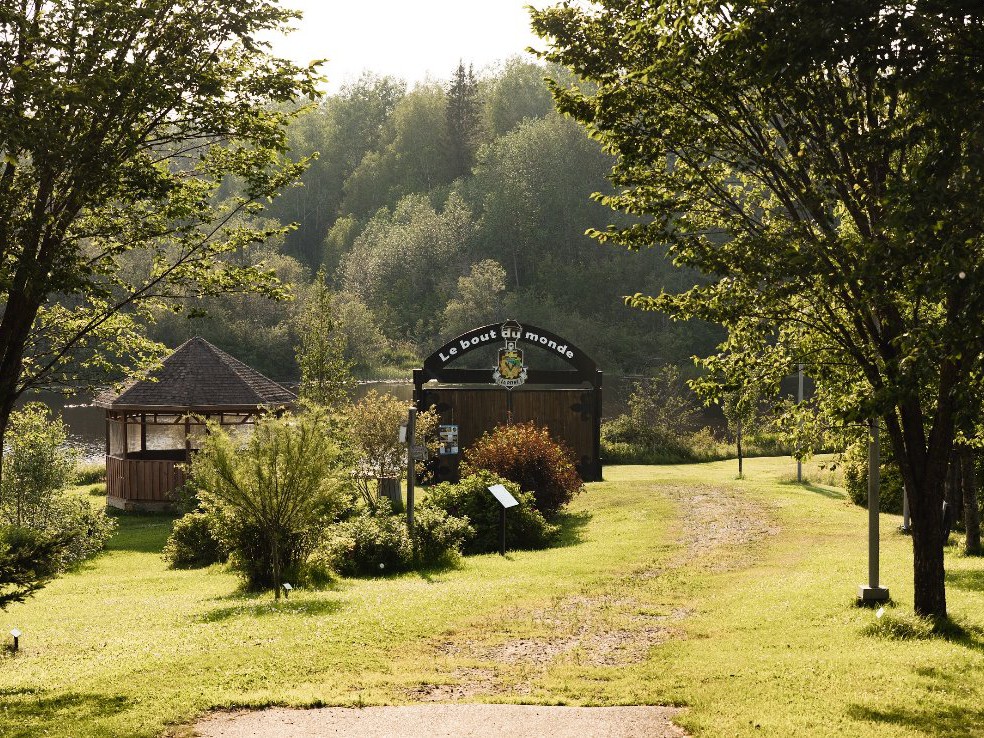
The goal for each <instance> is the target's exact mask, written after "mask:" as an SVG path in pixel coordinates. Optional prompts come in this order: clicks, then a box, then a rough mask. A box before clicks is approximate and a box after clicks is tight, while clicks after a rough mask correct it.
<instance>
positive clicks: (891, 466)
mask: <svg viewBox="0 0 984 738" xmlns="http://www.w3.org/2000/svg"><path fill="white" fill-rule="evenodd" d="M886 450H887V449H886V447H885V446H884V445H883V446H882V458H881V459H880V460H881V462H882V463H881V467H880V482H879V485H878V509H879V510H881V512H886V513H893V514H895V515H901V514H902V500H903V496H904V491H903V484H902V472H900V471H899V468H898V465H897V464H896V463H895V460H894V459H893V458H892V457H891V455H890V454H888V455H886ZM844 487H845V489H846V490H847V494H848V497H850V498H851V502H853V503H854V504H855V505H860V506H861V507H865V508H866V507H868V444H867V443H866V442H864V441H860V442H857V443H854V444H852V445H851V446H849V447H848V449H847V452H846V453H845V454H844Z"/></svg>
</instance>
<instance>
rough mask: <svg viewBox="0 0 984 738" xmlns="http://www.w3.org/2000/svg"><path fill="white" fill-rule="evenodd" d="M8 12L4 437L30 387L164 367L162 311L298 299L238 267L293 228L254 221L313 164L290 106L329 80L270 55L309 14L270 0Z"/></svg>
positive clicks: (102, 4)
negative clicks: (150, 333) (225, 299)
mask: <svg viewBox="0 0 984 738" xmlns="http://www.w3.org/2000/svg"><path fill="white" fill-rule="evenodd" d="M3 15H4V18H3V22H4V28H5V32H4V34H3V35H2V37H0V131H3V156H2V159H0V242H2V243H3V244H4V246H3V248H4V262H3V269H2V270H0V303H2V304H4V305H5V306H6V310H5V313H4V328H3V331H2V332H0V366H2V367H3V368H2V371H0V395H2V396H3V397H4V402H3V403H2V408H3V411H2V413H0V432H2V431H4V430H5V429H6V421H7V414H8V412H9V408H10V406H11V403H12V402H13V400H14V399H15V398H16V397H17V396H18V394H20V393H21V392H23V391H24V389H25V388H27V387H37V386H43V385H45V384H51V383H54V384H59V385H61V384H66V383H78V382H86V383H93V382H95V381H97V380H99V379H100V378H105V377H106V375H107V374H117V373H118V372H119V370H120V368H121V366H124V367H126V366H130V367H134V366H135V367H146V366H147V365H148V364H149V363H151V362H152V361H153V360H155V359H156V358H158V357H159V348H160V347H157V346H155V345H154V344H153V343H152V342H149V341H147V340H146V338H145V337H144V335H143V330H142V328H141V326H140V323H141V322H143V321H144V320H146V319H150V318H151V317H152V313H153V310H154V308H155V307H160V306H161V305H162V304H164V303H168V302H169V304H171V305H174V306H178V305H182V304H187V302H189V301H190V300H191V299H193V298H197V297H201V296H203V295H208V294H216V293H227V292H241V291H260V292H264V293H266V294H268V295H272V296H281V295H282V294H283V293H282V291H281V290H280V289H279V287H278V286H277V284H276V282H275V280H274V279H273V278H272V275H271V274H269V273H268V272H267V271H266V270H265V269H263V268H262V267H257V266H255V265H252V264H240V263H236V261H235V260H234V259H231V258H225V257H226V256H227V255H229V254H234V253H235V252H237V251H238V250H240V249H242V248H244V247H246V246H247V245H249V244H250V243H253V242H256V241H262V240H263V239H265V238H267V237H269V236H271V235H273V234H274V232H276V231H280V230H282V228H281V227H280V225H279V224H276V226H275V228H274V229H272V230H271V229H268V228H266V227H264V226H263V225H262V224H260V225H254V224H253V223H251V222H250V216H252V215H253V214H255V212H256V210H257V207H258V206H257V203H258V202H259V201H261V200H266V199H268V198H270V197H272V196H273V195H274V194H275V193H276V192H277V191H278V190H279V189H280V188H281V187H282V186H284V185H285V184H286V183H287V182H289V181H291V180H292V179H293V178H294V177H295V176H296V175H297V174H298V173H299V172H300V171H301V169H303V164H292V163H290V162H289V161H287V160H286V158H285V157H284V155H283V150H284V147H285V144H286V138H285V133H284V129H285V126H286V123H287V122H288V120H289V119H290V118H291V117H292V115H291V114H289V113H286V112H283V111H281V110H279V109H278V106H279V105H280V104H282V103H287V102H292V101H294V100H295V99H297V98H300V97H303V96H308V95H313V94H314V93H315V86H316V79H317V71H316V68H300V67H297V66H296V65H293V64H291V63H290V62H288V61H286V60H277V59H273V58H272V57H271V56H270V55H269V54H267V53H266V48H267V46H266V44H264V43H263V42H262V41H260V40H259V39H260V37H262V36H264V35H265V34H268V33H276V32H278V31H281V30H283V29H284V28H285V26H286V25H287V23H288V22H289V20H290V19H291V18H292V17H293V14H292V13H291V12H290V11H287V10H284V9H282V8H280V7H279V6H278V4H276V3H270V2H267V1H266V0H218V1H217V2H211V3H204V4H193V5H188V4H184V3H176V2H164V3H155V4H154V5H153V7H152V8H148V6H146V5H145V4H143V3H132V2H124V1H123V0H98V1H96V0H81V1H80V2H75V3H70V4H69V3H43V4H41V3H27V4H24V3H21V4H15V5H10V4H7V5H5V6H4V10H3ZM233 179H234V180H235V181H236V183H237V184H236V185H235V189H236V191H237V192H236V194H235V195H233V196H228V191H226V192H221V191H220V190H221V189H222V187H223V185H225V184H230V183H231V181H232V180H233ZM230 189H232V186H231V184H230ZM173 297H177V298H181V299H180V300H179V301H170V298H173ZM178 309H180V308H178ZM14 316H16V317H14Z"/></svg>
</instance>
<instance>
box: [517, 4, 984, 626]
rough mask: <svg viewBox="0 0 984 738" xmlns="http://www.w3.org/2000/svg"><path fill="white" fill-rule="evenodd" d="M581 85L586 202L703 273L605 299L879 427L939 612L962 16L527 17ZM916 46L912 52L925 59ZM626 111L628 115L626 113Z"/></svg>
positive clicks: (969, 100) (973, 201)
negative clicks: (705, 332) (711, 334)
mask: <svg viewBox="0 0 984 738" xmlns="http://www.w3.org/2000/svg"><path fill="white" fill-rule="evenodd" d="M533 18H534V28H535V30H536V31H537V32H538V33H540V34H541V35H543V36H545V37H551V47H552V48H551V50H550V51H549V52H548V53H547V54H546V58H547V59H549V60H550V61H553V62H556V63H560V64H564V65H565V66H567V67H568V68H570V69H571V70H573V71H574V72H575V73H577V74H578V75H579V76H581V77H582V78H583V79H585V80H586V81H588V82H590V83H594V84H596V85H597V87H596V88H594V89H581V88H576V87H566V88H564V89H560V88H559V87H556V88H555V95H556V99H557V103H558V107H559V108H560V110H561V111H562V112H565V113H568V114H570V115H571V116H573V117H574V118H575V119H577V120H578V121H580V122H581V123H582V124H584V125H585V126H586V127H587V128H588V130H589V131H590V132H591V134H592V135H593V136H594V137H595V138H596V139H598V140H599V141H600V142H601V143H602V144H603V145H604V146H605V147H606V149H607V150H609V151H611V152H613V153H614V154H616V155H617V157H618V161H617V163H616V166H615V169H614V170H613V174H612V181H613V184H614V185H615V187H616V193H615V194H613V195H611V196H608V197H605V198H604V202H605V203H606V204H608V205H609V206H610V207H612V208H613V209H615V210H618V211H621V212H625V213H631V214H633V215H642V216H646V218H647V219H646V220H645V221H644V222H640V223H637V224H633V225H629V226H627V227H625V226H618V225H614V226H611V227H609V228H605V229H597V230H595V231H593V235H594V236H595V237H596V238H598V239H599V240H601V241H602V242H607V243H611V244H615V245H619V246H622V247H625V248H629V249H641V248H647V247H649V246H651V245H653V244H663V245H665V247H666V248H667V249H668V251H669V253H670V254H671V255H672V257H673V259H674V261H675V263H677V264H681V265H685V266H688V267H691V268H695V269H697V270H699V271H701V272H702V273H703V274H705V275H706V277H707V281H706V282H704V283H700V284H698V285H697V286H695V287H693V288H692V289H686V288H684V289H682V290H680V291H677V292H676V293H674V292H672V291H670V290H664V291H662V292H660V291H656V292H657V294H656V296H654V297H647V296H645V295H644V294H642V293H640V294H637V295H635V296H634V297H632V298H630V300H629V302H630V303H631V304H632V305H634V306H636V307H640V308H644V309H650V310H659V311H664V312H667V313H669V314H670V315H672V316H674V317H676V318H695V317H696V318H700V319H703V320H708V321H714V322H717V323H720V324H722V325H724V326H725V327H726V328H727V329H728V331H729V338H728V340H727V341H726V342H725V343H724V344H722V346H721V349H722V353H721V354H720V355H718V356H716V357H710V358H709V359H708V360H707V361H706V362H705V364H706V365H707V366H708V367H709V368H711V369H712V370H716V369H718V368H720V367H721V366H722V365H724V367H725V369H726V371H724V372H723V373H725V374H731V373H732V372H731V371H730V370H731V369H736V370H741V371H743V372H744V374H745V375H746V377H747V378H749V379H751V377H752V376H756V377H758V378H760V379H762V380H766V381H768V382H769V383H770V384H777V383H778V381H779V380H780V379H781V378H782V377H783V376H784V375H786V374H789V373H791V369H792V367H793V366H795V364H796V363H798V362H801V361H802V362H806V363H807V366H808V371H809V373H810V377H811V378H812V379H813V380H814V381H815V382H816V387H817V392H816V397H817V399H816V407H817V408H818V409H819V410H820V411H821V412H823V413H824V415H826V416H827V417H828V418H829V419H830V420H831V421H832V422H834V423H836V424H838V425H840V424H843V423H845V422H848V423H855V422H858V421H860V420H863V419H867V418H871V417H880V418H882V419H883V420H884V421H885V422H886V423H887V430H888V436H889V437H890V440H891V443H892V445H893V447H894V450H895V458H896V462H897V464H898V465H899V469H900V471H901V473H902V476H903V478H904V479H905V483H906V487H907V489H908V492H909V498H910V501H911V502H912V506H913V514H914V518H913V520H914V529H915V530H917V531H918V532H917V533H916V535H915V536H914V537H913V545H914V547H915V553H916V555H915V561H916V562H920V563H917V564H916V565H915V572H916V579H917V597H916V603H915V606H916V610H917V612H919V614H921V615H934V616H943V615H945V612H946V603H945V591H944V571H943V550H942V549H943V541H942V537H941V536H940V535H939V529H940V526H939V525H938V517H939V509H940V506H941V502H942V492H941V490H942V486H943V485H942V482H943V479H942V475H943V473H944V471H945V469H946V460H947V459H948V458H949V457H950V454H951V451H952V447H953V438H954V435H955V430H956V426H957V423H958V420H962V416H961V408H964V407H967V408H971V407H972V408H974V410H973V411H972V412H971V414H973V413H975V412H977V408H979V406H980V403H979V402H978V401H977V398H979V396H980V389H979V377H980V376H981V369H982V362H984V291H982V290H980V289H977V287H976V285H977V284H978V282H977V280H979V279H980V278H981V276H982V274H984V238H982V232H981V228H980V223H981V221H982V219H984V203H982V200H981V198H980V195H979V193H980V191H981V189H982V188H984V166H982V165H981V164H982V159H981V157H982V153H981V152H982V150H981V148H980V146H979V145H978V144H979V141H980V140H981V136H982V123H981V121H980V120H978V119H977V118H976V117H974V116H967V115H966V111H967V110H968V109H969V108H971V107H973V106H974V105H976V104H977V103H976V97H975V95H976V93H975V91H976V90H978V89H980V88H981V87H982V86H984V66H982V65H981V64H980V63H979V61H978V60H979V58H980V54H979V52H980V49H981V39H982V37H984V34H982V29H984V17H982V16H981V15H980V14H979V13H974V12H972V11H970V10H968V9H967V8H966V7H965V6H963V5H961V4H945V3H944V4H934V3H930V4H925V5H924V4H915V5H913V4H899V3H892V2H876V1H872V2H861V3H855V4H852V5H851V6H850V7H849V8H846V7H841V6H840V5H838V6H836V7H835V6H834V5H833V4H824V3H820V4H818V3H815V2H810V1H809V0H794V1H792V2H786V3H781V4H770V5H769V7H768V9H767V10H766V9H765V8H764V6H763V5H762V4H761V3H759V2H751V1H749V2H738V3H729V4H727V5H725V4H721V3H718V2H712V1H711V0H674V1H673V2H667V3H660V4H658V5H651V4H639V3H623V2H615V1H614V0H613V1H610V2H609V1H605V0H603V2H600V3H597V4H592V6H591V7H590V8H579V7H576V6H570V5H562V6H559V7H556V8H552V9H547V10H544V11H538V12H534V13H533ZM929 60H933V61H932V63H930V61H929ZM640 121H645V125H640Z"/></svg>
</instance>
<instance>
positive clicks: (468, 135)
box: [447, 62, 482, 177]
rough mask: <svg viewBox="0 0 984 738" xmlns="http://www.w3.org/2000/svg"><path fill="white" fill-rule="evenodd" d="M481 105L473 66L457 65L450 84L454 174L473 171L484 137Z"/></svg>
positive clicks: (449, 102) (448, 116) (449, 135)
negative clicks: (479, 146) (482, 133)
mask: <svg viewBox="0 0 984 738" xmlns="http://www.w3.org/2000/svg"><path fill="white" fill-rule="evenodd" d="M481 119H482V118H481V108H480V105H479V99H478V81H477V80H476V79H475V72H474V70H473V68H472V66H471V65H468V69H467V70H466V69H465V63H464V62H458V68H457V69H456V70H455V72H454V77H453V78H452V79H451V83H450V85H449V86H448V107H447V121H448V157H449V159H450V167H451V171H452V173H453V175H454V176H455V177H463V176H466V175H468V174H470V173H471V170H472V167H473V166H475V153H476V152H477V151H478V144H479V140H480V138H481Z"/></svg>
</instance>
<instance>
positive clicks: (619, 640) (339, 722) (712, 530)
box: [195, 485, 779, 738]
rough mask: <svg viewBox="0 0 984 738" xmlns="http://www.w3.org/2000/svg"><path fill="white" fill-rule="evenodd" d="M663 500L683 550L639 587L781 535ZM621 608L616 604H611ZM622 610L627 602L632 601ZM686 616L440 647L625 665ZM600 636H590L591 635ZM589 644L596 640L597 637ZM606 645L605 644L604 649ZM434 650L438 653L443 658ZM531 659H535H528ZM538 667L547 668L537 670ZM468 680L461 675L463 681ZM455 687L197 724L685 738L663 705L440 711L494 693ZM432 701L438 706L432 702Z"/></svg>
mask: <svg viewBox="0 0 984 738" xmlns="http://www.w3.org/2000/svg"><path fill="white" fill-rule="evenodd" d="M660 492H661V493H662V494H664V495H666V496H667V497H669V498H670V499H671V500H673V501H674V502H675V503H676V504H677V506H678V507H679V508H680V512H681V525H680V535H679V538H678V543H680V544H682V550H681V551H680V552H679V553H678V554H677V555H676V556H674V557H673V558H671V560H670V561H668V562H666V563H665V564H664V565H663V567H660V568H657V569H653V570H649V571H641V572H637V576H638V577H639V578H641V579H648V578H653V577H658V576H661V575H662V574H663V572H664V571H665V570H667V569H677V568H680V567H683V566H686V565H691V566H697V567H700V568H709V569H711V570H717V571H720V570H722V569H731V568H735V567H738V566H741V565H742V563H743V562H742V561H741V558H742V557H740V556H739V557H738V559H737V560H736V559H735V557H734V554H733V553H732V554H730V555H725V556H724V557H723V558H722V557H721V556H720V554H721V553H722V552H723V551H724V550H726V549H730V550H732V551H733V550H734V549H732V548H731V547H733V546H738V545H743V544H748V543H751V542H753V541H755V540H758V539H761V538H763V537H767V536H772V535H775V534H776V533H778V532H779V531H778V529H777V528H775V527H773V525H772V524H770V523H769V522H768V517H769V516H768V514H767V512H766V511H765V509H764V508H763V507H762V506H761V505H760V504H756V503H754V502H752V501H751V500H749V499H747V498H746V497H745V496H744V495H743V494H741V492H740V491H737V490H734V489H727V488H725V489H722V488H711V487H696V488H694V487H684V486H672V485H667V486H662V487H661V488H660ZM615 604H618V603H615ZM628 604H630V605H631V604H632V603H631V602H630V603H628ZM611 605H612V603H611V602H608V601H606V600H605V598H603V597H601V598H594V599H592V598H585V597H578V596H572V597H569V598H566V599H565V600H563V601H562V602H560V603H559V604H558V605H557V606H556V608H555V610H554V612H552V613H539V614H537V613H534V614H533V615H531V617H532V616H537V617H534V619H537V618H538V617H539V618H542V617H547V615H550V616H551V617H556V618H559V620H558V624H559V625H560V624H563V622H567V621H571V622H587V621H588V620H590V619H591V617H592V613H594V614H595V615H596V614H597V613H595V611H596V610H599V608H604V607H609V606H611ZM688 614H689V611H687V610H685V609H681V610H677V611H674V612H672V613H670V614H669V615H666V616H660V617H655V618H652V620H653V622H646V623H639V624H637V626H638V627H636V628H635V629H634V630H632V631H631V632H630V631H626V632H625V633H622V632H608V633H606V634H605V638H604V639H603V640H604V642H597V643H595V642H592V641H590V640H585V638H584V634H582V633H581V632H580V631H578V630H577V629H575V630H574V631H573V632H572V633H571V636H570V638H569V639H568V641H569V642H568V641H563V640H561V641H560V642H553V641H551V642H550V643H546V642H542V641H533V640H530V639H526V640H523V641H517V642H509V643H507V644H506V646H505V647H503V648H502V649H500V651H501V652H495V653H484V652H476V653H470V652H469V649H472V648H473V646H474V644H470V643H468V642H464V643H453V642H452V643H446V644H442V645H441V646H440V649H444V650H445V651H449V652H450V651H462V652H465V653H469V655H470V656H471V657H474V658H479V657H481V659H482V660H486V661H489V662H491V663H493V664H494V663H496V662H504V663H509V662H514V661H524V660H526V661H529V660H530V659H532V658H533V657H534V656H537V657H541V660H543V659H545V661H546V662H549V661H550V660H551V659H553V658H554V657H556V656H557V655H558V654H560V653H563V652H565V650H570V648H573V647H574V646H578V647H580V648H582V649H583V650H585V652H586V654H587V658H588V660H589V662H591V663H595V662H597V663H598V664H600V665H618V664H620V663H631V662H633V661H637V660H638V659H640V658H644V657H645V654H646V652H648V650H649V649H650V648H651V647H653V646H654V645H656V644H658V643H660V642H662V641H665V640H667V639H668V638H671V637H674V636H675V634H676V632H677V631H676V627H675V626H674V622H675V621H678V620H681V619H685V618H686V617H687V615H688ZM595 630H597V629H595ZM594 640H598V637H597V636H594ZM609 641H612V642H611V643H609ZM440 649H439V650H440ZM534 661H535V659H534ZM533 666H538V667H540V668H541V669H544V668H546V663H544V664H539V663H534V664H533ZM466 672H467V673H466ZM453 676H454V677H456V680H455V681H456V683H455V684H454V685H451V686H449V685H429V686H424V687H421V688H418V689H416V690H415V691H414V692H413V693H411V694H409V695H407V696H408V698H409V699H410V700H411V701H415V702H424V703H431V704H416V705H408V706H402V707H367V708H344V707H329V708H318V709H308V710H304V709H301V710H298V709H285V708H275V709H267V710H258V711H249V710H240V711H234V712H220V713H213V714H212V715H209V716H208V717H205V718H203V719H202V720H201V721H199V722H198V723H197V725H195V730H196V735H199V736H202V737H203V738H220V737H221V738H246V737H247V736H257V737H262V738H309V737H313V736H341V735H344V736H353V737H354V738H441V737H442V736H454V737H455V738H469V737H470V736H475V737H476V738H477V737H478V736H481V737H482V738H495V737H496V736H510V738H527V737H528V738H541V737H542V736H550V738H568V737H569V738H686V736H687V735H688V734H687V733H686V732H684V731H683V729H682V728H680V727H678V726H676V725H674V724H673V723H672V722H671V719H672V718H673V716H674V715H677V714H678V713H679V712H680V710H679V709H678V708H670V707H545V706H536V705H507V704H494V705H493V704H446V702H451V701H460V700H467V699H475V698H476V697H478V696H480V695H483V694H484V695H486V697H488V696H491V695H495V694H501V693H502V691H501V690H500V689H499V688H497V686H496V683H495V679H494V674H493V672H492V671H491V670H489V669H470V670H464V671H462V670H459V671H458V672H455V674H453ZM434 702H439V703H445V704H433V703H434Z"/></svg>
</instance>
